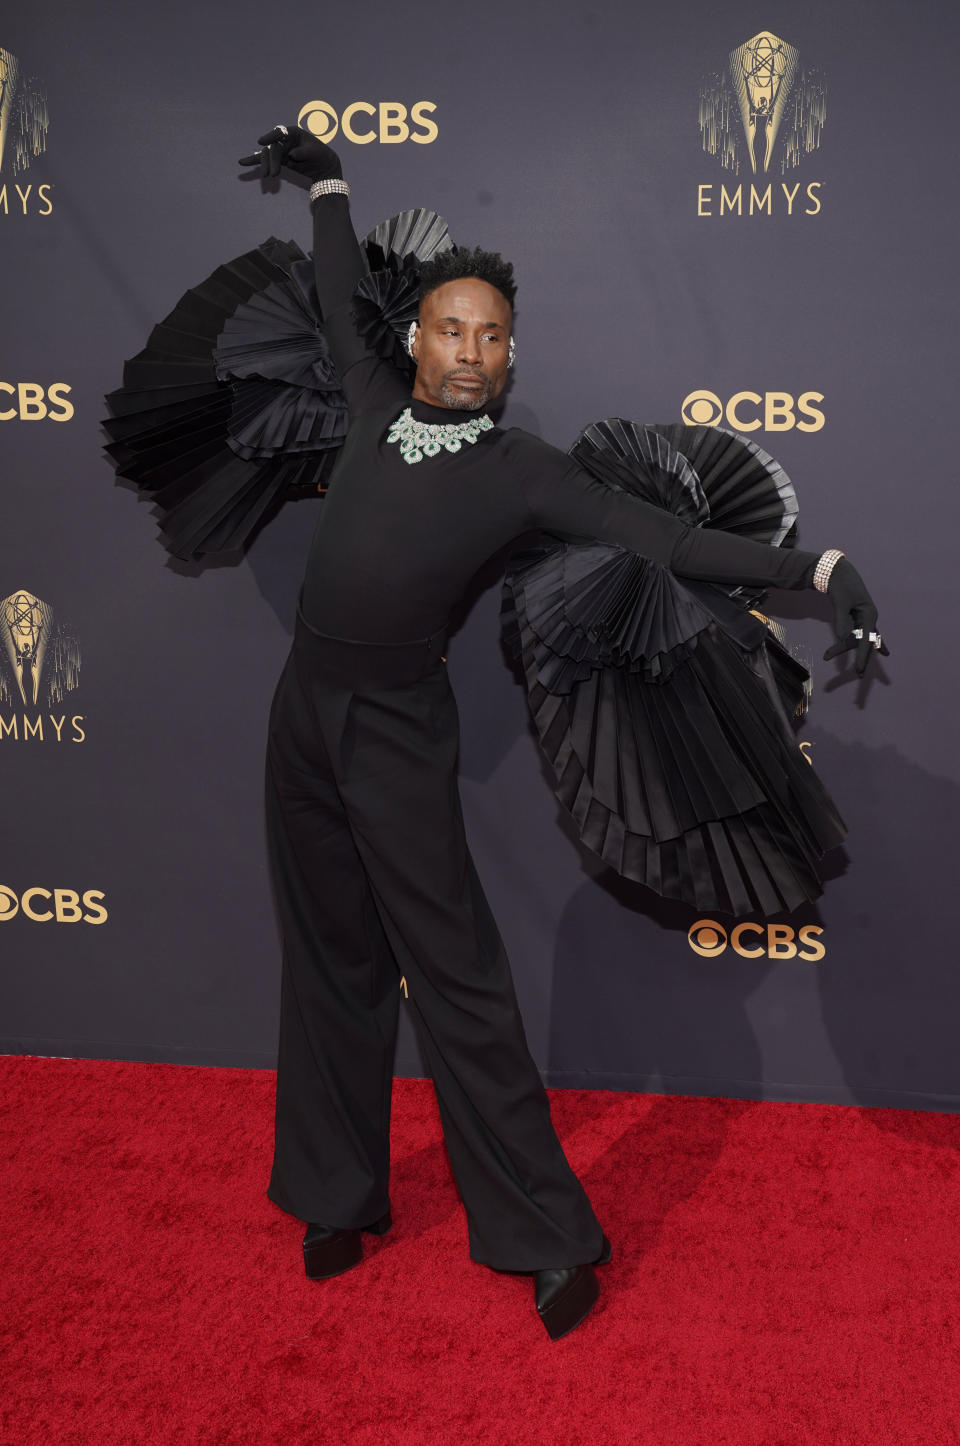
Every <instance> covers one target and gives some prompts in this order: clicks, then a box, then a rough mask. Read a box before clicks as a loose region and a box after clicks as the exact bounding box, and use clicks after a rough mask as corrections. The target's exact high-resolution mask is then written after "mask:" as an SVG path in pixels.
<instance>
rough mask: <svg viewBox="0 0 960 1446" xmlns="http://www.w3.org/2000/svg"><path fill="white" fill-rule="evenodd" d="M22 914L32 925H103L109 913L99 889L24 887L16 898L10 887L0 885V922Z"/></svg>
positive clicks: (101, 891)
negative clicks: (54, 921)
mask: <svg viewBox="0 0 960 1446" xmlns="http://www.w3.org/2000/svg"><path fill="white" fill-rule="evenodd" d="M19 913H22V914H23V916H24V918H25V919H31V920H32V921H33V923H35V924H49V923H51V922H52V921H53V920H56V922H57V923H58V924H79V923H81V922H82V923H84V924H104V923H106V921H107V919H108V918H109V915H108V913H107V910H106V908H105V906H104V894H103V890H102V889H87V891H86V893H84V894H78V893H77V891H76V890H75V889H24V891H23V893H22V894H21V895H20V896H19V897H18V896H17V895H16V894H15V893H14V891H13V889H8V888H7V886H6V884H0V924H3V923H6V922H7V921H8V920H9V919H15V918H16V916H17V915H18V914H19Z"/></svg>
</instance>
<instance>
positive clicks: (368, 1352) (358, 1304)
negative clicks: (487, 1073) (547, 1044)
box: [0, 1059, 960, 1446]
mask: <svg viewBox="0 0 960 1446" xmlns="http://www.w3.org/2000/svg"><path fill="white" fill-rule="evenodd" d="M0 1085H2V1091H3V1094H2V1098H3V1103H4V1114H3V1122H2V1140H0V1160H2V1162H3V1163H2V1169H3V1176H4V1178H3V1182H2V1192H3V1197H2V1198H3V1202H4V1216H5V1222H4V1223H5V1228H4V1243H3V1247H2V1249H3V1271H2V1275H3V1287H2V1288H3V1316H2V1322H0V1339H2V1342H3V1365H2V1377H0V1439H2V1441H3V1442H4V1443H10V1446H32V1443H38V1446H39V1443H43V1446H72V1443H84V1446H86V1443H90V1446H139V1443H153V1442H162V1443H171V1446H174V1443H175V1446H191V1443H203V1446H207V1443H210V1446H214V1443H223V1446H232V1443H251V1446H273V1443H276V1446H289V1443H300V1442H303V1443H309V1446H319V1443H323V1446H326V1443H336V1446H339V1443H350V1446H353V1443H357V1446H366V1443H384V1446H393V1443H398V1446H421V1443H422V1446H461V1443H470V1446H473V1443H504V1446H520V1443H531V1446H540V1443H544V1446H546V1443H550V1446H608V1443H609V1446H613V1443H617V1446H620V1443H624V1446H626V1443H644V1446H646V1443H649V1446H801V1443H802V1446H807V1443H810V1446H888V1443H889V1446H927V1443H929V1446H945V1443H951V1442H960V1251H958V1245H960V1223H958V1222H960V1158H958V1147H960V1119H958V1118H957V1117H955V1116H947V1115H932V1114H914V1113H908V1112H902V1111H890V1110H859V1109H843V1108H834V1107H827V1106H820V1105H782V1104H744V1103H738V1102H734V1101H728V1100H713V1099H679V1098H667V1097H662V1096H655V1095H629V1094H613V1093H606V1092H603V1093H601V1092H590V1093H588V1092H583V1091H564V1092H559V1093H556V1094H554V1095H553V1096H552V1102H553V1110H554V1118H555V1121H556V1124H557V1127H558V1130H559V1133H560V1135H561V1138H562V1139H563V1141H564V1144H565V1146H566V1149H567V1152H568V1155H569V1157H570V1159H571V1162H572V1164H573V1165H574V1168H575V1169H576V1170H577V1171H578V1172H579V1173H580V1175H581V1176H582V1178H583V1179H584V1182H585V1184H586V1186H587V1188H588V1190H589V1192H590V1195H591V1198H592V1200H593V1203H594V1205H595V1207H596V1209H597V1212H598V1214H599V1215H600V1218H601V1220H602V1222H603V1224H604V1226H605V1228H606V1230H607V1233H608V1234H609V1235H610V1236H611V1238H612V1240H613V1242H614V1252H615V1254H614V1261H613V1264H612V1265H610V1266H607V1267H606V1268H605V1269H604V1270H603V1271H602V1280H603V1288H604V1294H603V1297H602V1300H601V1303H600V1305H599V1306H598V1307H597V1309H596V1310H595V1311H594V1313H593V1315H592V1316H591V1317H590V1318H589V1320H588V1321H587V1322H586V1323H585V1324H584V1325H583V1326H582V1327H580V1329H579V1330H577V1331H575V1332H574V1333H573V1334H572V1335H570V1336H568V1337H567V1338H565V1339H564V1340H562V1341H559V1342H557V1343H555V1344H554V1343H551V1342H550V1341H549V1340H548V1338H547V1336H546V1334H545V1332H544V1331H543V1329H542V1327H541V1326H540V1324H539V1322H538V1320H537V1319H536V1316H535V1314H534V1312H533V1306H532V1286H531V1284H530V1282H529V1280H528V1279H527V1278H525V1277H522V1276H516V1277H515V1276H506V1275H496V1274H494V1273H493V1272H491V1271H489V1270H487V1269H485V1268H483V1267H482V1266H478V1265H474V1264H472V1263H471V1261H470V1260H469V1258H468V1256H467V1249H466V1231H465V1227H464V1222H463V1218H462V1213H461V1211H460V1208H459V1206H458V1203H457V1198H456V1194H455V1191H454V1187H453V1184H452V1181H451V1178H450V1174H449V1171H448V1168H447V1164H446V1157H445V1155H444V1153H443V1149H442V1145H441V1142H440V1130H439V1125H438V1121H437V1115H436V1110H435V1106H434V1102H433V1094H432V1090H431V1087H430V1086H429V1085H428V1084H424V1083H421V1082H419V1081H400V1082H399V1083H398V1084H397V1087H396V1091H395V1123H394V1140H395V1165H394V1175H393V1204H394V1219H395V1221H396V1224H395V1227H394V1230H393V1231H392V1233H391V1234H390V1235H389V1236H387V1237H385V1239H384V1240H383V1241H376V1242H374V1243H372V1244H371V1245H368V1247H367V1249H368V1258H367V1260H366V1261H365V1262H364V1264H363V1265H362V1266H361V1267H360V1268H359V1269H358V1270H355V1271H353V1272H351V1273H350V1274H348V1275H345V1276H342V1277H340V1278H339V1279H337V1280H333V1281H329V1282H326V1283H313V1282H309V1281H307V1280H306V1279H305V1278H304V1276H303V1273H302V1265H301V1261H300V1258H299V1257H300V1237H301V1234H302V1229H301V1227H300V1226H299V1224H298V1223H297V1222H296V1221H294V1220H291V1219H290V1218H289V1217H287V1216H285V1215H282V1214H281V1213H280V1211H278V1210H276V1209H275V1208H274V1207H273V1206H272V1205H270V1203H269V1202H268V1201H267V1200H266V1198H265V1196H264V1193H263V1191H264V1185H265V1182H266V1178H267V1171H268V1164H269V1152H270V1132H271V1116H272V1098H271V1092H272V1086H273V1077H272V1075H270V1074H268V1073H266V1072H261V1071H247V1070H212V1069H188V1068H181V1067H176V1066H169V1065H138V1064H113V1063H99V1062H97V1063H90V1062H84V1061H69V1060H36V1059H2V1060H0Z"/></svg>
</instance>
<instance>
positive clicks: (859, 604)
mask: <svg viewBox="0 0 960 1446" xmlns="http://www.w3.org/2000/svg"><path fill="white" fill-rule="evenodd" d="M827 597H828V598H829V599H830V601H831V602H832V603H833V631H834V632H835V633H836V635H837V637H838V638H839V639H840V641H839V642H838V643H834V644H833V646H832V647H831V648H828V649H827V651H826V652H825V653H824V655H823V656H824V658H825V659H826V658H837V657H839V656H840V654H841V653H849V652H850V650H851V648H856V650H857V651H856V657H855V658H854V662H853V666H854V668H855V669H856V671H857V673H858V675H859V676H860V677H861V678H862V677H863V675H864V673H865V671H866V667H867V663H868V662H869V659H870V654H871V653H872V652H874V651H875V650H876V651H877V652H879V653H881V654H882V656H883V657H888V656H889V653H890V649H889V648H888V647H887V645H886V643H885V642H884V641H883V640H882V639H880V645H879V647H877V644H876V643H875V642H872V641H871V639H870V634H871V633H873V634H874V636H875V637H876V638H880V634H879V633H878V632H877V606H876V603H875V602H874V601H873V598H872V597H871V596H870V594H869V593H868V592H867V586H866V583H865V582H864V580H863V578H862V577H861V576H860V574H859V573H858V572H857V569H856V568H855V567H854V566H853V564H852V563H849V562H848V561H847V559H846V558H845V557H841V558H840V560H839V562H837V563H836V564H835V566H834V569H833V571H832V572H831V574H830V581H829V582H828V583H827ZM852 628H856V629H857V630H858V631H859V633H860V636H859V637H857V636H856V635H855V633H854V632H853V631H852V630H851V629H852Z"/></svg>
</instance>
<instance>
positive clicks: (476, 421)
mask: <svg viewBox="0 0 960 1446" xmlns="http://www.w3.org/2000/svg"><path fill="white" fill-rule="evenodd" d="M492 427H493V423H492V422H491V420H490V418H489V417H488V416H487V415H486V413H484V415H483V416H482V417H471V418H470V420H469V421H468V422H418V421H417V420H416V418H415V417H414V415H413V413H412V412H411V410H410V408H409V407H405V408H404V410H403V411H402V412H401V413H400V415H399V417H398V418H397V420H396V421H395V422H392V423H391V424H390V430H389V432H388V433H387V441H388V442H399V443H400V454H401V456H402V457H403V460H404V461H405V462H410V463H413V462H422V461H423V459H424V457H435V456H436V455H437V453H438V452H441V451H443V450H446V451H447V452H459V451H460V448H461V447H462V446H463V444H464V442H470V443H473V442H475V441H476V440H477V438H478V437H479V435H480V433H481V432H489V431H490V430H491V429H492Z"/></svg>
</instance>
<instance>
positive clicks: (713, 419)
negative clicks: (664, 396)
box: [680, 391, 826, 432]
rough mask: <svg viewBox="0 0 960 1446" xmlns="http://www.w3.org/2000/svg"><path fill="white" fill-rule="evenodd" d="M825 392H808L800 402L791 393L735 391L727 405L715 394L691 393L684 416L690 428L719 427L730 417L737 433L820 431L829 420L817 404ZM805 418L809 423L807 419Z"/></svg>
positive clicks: (682, 414) (687, 399)
mask: <svg viewBox="0 0 960 1446" xmlns="http://www.w3.org/2000/svg"><path fill="white" fill-rule="evenodd" d="M822 401H823V393H822V392H804V393H803V394H802V395H801V396H799V397H797V398H796V400H794V398H793V397H792V396H791V395H790V393H789V392H764V393H763V395H762V396H761V394H760V393H759V392H735V393H734V395H733V396H732V397H731V398H730V400H729V401H728V402H727V403H726V405H724V403H723V402H722V401H721V400H720V398H719V397H718V396H717V395H716V393H715V392H705V391H700V392H691V393H690V394H689V396H686V397H684V399H683V402H682V404H681V407H680V415H681V416H682V417H683V420H684V421H685V422H686V424H687V426H688V427H719V426H720V424H721V423H722V422H723V419H724V417H726V419H727V421H728V423H729V424H730V426H731V427H733V429H734V431H737V432H755V431H757V429H758V428H759V427H762V428H763V430H764V431H765V432H789V431H790V430H791V428H793V427H796V429H797V431H798V432H819V431H820V428H821V427H822V426H823V424H824V422H825V421H826V417H825V416H824V414H823V412H822V411H821V410H820V408H819V407H815V406H814V405H813V403H814V402H822ZM803 419H805V420H803Z"/></svg>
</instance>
